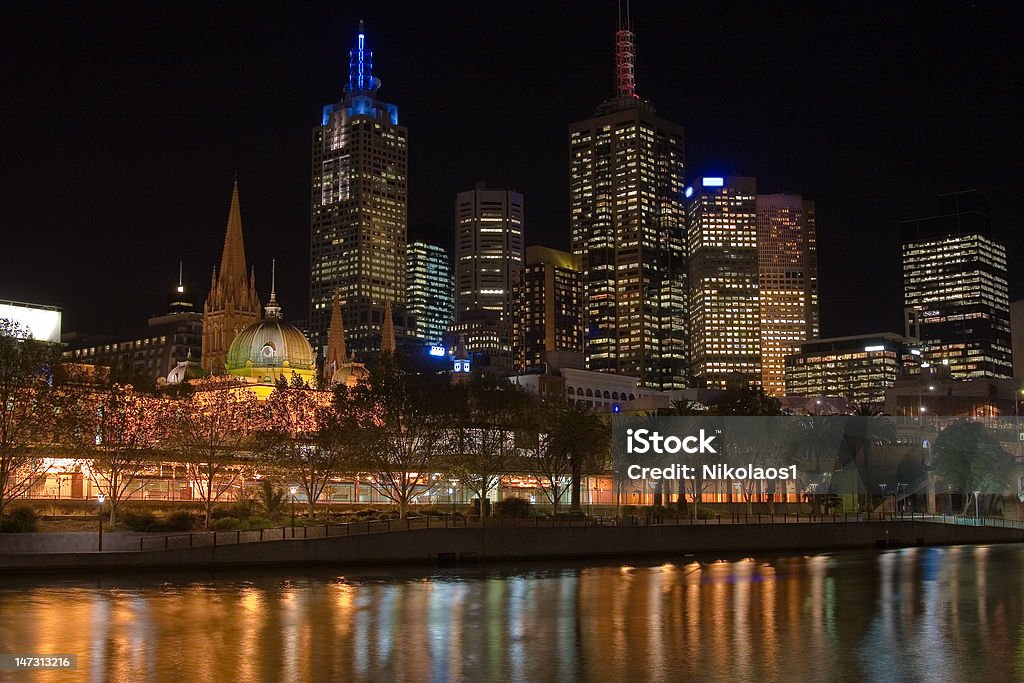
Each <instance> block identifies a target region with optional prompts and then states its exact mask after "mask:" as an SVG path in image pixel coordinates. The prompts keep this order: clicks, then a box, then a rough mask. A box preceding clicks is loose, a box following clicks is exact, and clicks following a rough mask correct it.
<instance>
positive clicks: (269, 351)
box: [260, 342, 274, 358]
mask: <svg viewBox="0 0 1024 683" xmlns="http://www.w3.org/2000/svg"><path fill="white" fill-rule="evenodd" d="M260 355H261V356H263V357H264V358H273V357H274V345H273V344H271V343H270V342H267V343H266V344H264V345H263V348H262V349H260Z"/></svg>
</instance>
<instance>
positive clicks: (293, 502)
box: [288, 486, 296, 538]
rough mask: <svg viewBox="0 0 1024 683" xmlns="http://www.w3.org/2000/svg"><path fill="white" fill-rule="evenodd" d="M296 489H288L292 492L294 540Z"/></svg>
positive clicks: (293, 530)
mask: <svg viewBox="0 0 1024 683" xmlns="http://www.w3.org/2000/svg"><path fill="white" fill-rule="evenodd" d="M295 489H296V487H294V486H292V487H290V488H289V489H288V490H289V491H291V492H292V538H295Z"/></svg>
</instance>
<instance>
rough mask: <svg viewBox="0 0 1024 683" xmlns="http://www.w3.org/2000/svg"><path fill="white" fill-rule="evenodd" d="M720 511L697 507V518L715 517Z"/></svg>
mask: <svg viewBox="0 0 1024 683" xmlns="http://www.w3.org/2000/svg"><path fill="white" fill-rule="evenodd" d="M717 516H718V513H717V512H715V511H714V510H712V509H711V508H697V519H714V518H715V517H717Z"/></svg>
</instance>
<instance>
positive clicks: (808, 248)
mask: <svg viewBox="0 0 1024 683" xmlns="http://www.w3.org/2000/svg"><path fill="white" fill-rule="evenodd" d="M815 230H816V228H815V212H814V202H812V201H809V200H805V199H803V198H802V197H801V196H800V195H797V194H767V195H766V194H762V195H758V196H757V261H758V284H759V290H758V291H759V293H760V297H761V301H760V311H761V385H762V386H763V387H764V390H765V392H766V393H767V394H768V395H769V396H784V395H786V356H788V355H790V354H794V353H797V352H799V351H800V345H801V343H803V342H806V341H809V340H811V339H817V338H818V246H817V237H816V233H815Z"/></svg>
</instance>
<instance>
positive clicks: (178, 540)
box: [139, 512, 1024, 551]
mask: <svg viewBox="0 0 1024 683" xmlns="http://www.w3.org/2000/svg"><path fill="white" fill-rule="evenodd" d="M900 521H905V522H910V521H918V522H931V523H938V524H956V525H963V526H991V527H1001V528H1011V529H1021V530H1024V522H1021V521H1017V520H1008V519H1002V518H998V517H981V518H978V517H961V516H957V515H930V514H925V513H909V512H906V513H900V512H884V513H882V512H874V513H872V512H861V513H836V514H830V515H821V514H808V513H781V514H776V515H772V514H763V513H762V514H743V513H725V514H716V515H714V516H705V517H704V518H701V519H694V518H692V517H686V516H683V515H675V514H673V515H663V516H660V517H659V516H657V515H650V516H647V515H632V516H629V515H627V516H623V517H600V516H599V517H583V518H578V519H554V518H543V517H522V518H510V519H506V518H500V517H495V518H489V519H487V520H486V521H485V522H481V521H480V520H479V519H471V518H468V517H462V518H459V517H454V516H447V517H428V516H424V517H410V518H408V519H387V520H366V521H356V522H346V523H343V524H317V525H301V526H288V525H285V526H277V527H269V528H264V529H246V530H231V531H201V532H191V533H177V534H164V535H160V536H152V535H147V536H140V537H139V550H140V551H147V550H148V551H157V550H176V549H182V548H200V547H204V546H223V545H236V544H240V543H260V542H269V541H291V540H304V539H315V538H333V537H340V536H365V535H369V534H381V533H395V532H401V531H413V530H418V529H442V528H468V529H480V528H488V529H498V528H561V527H575V528H599V527H610V526H619V527H634V528H635V527H642V526H708V525H715V526H718V525H733V524H826V523H827V524H833V523H854V522H900Z"/></svg>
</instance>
